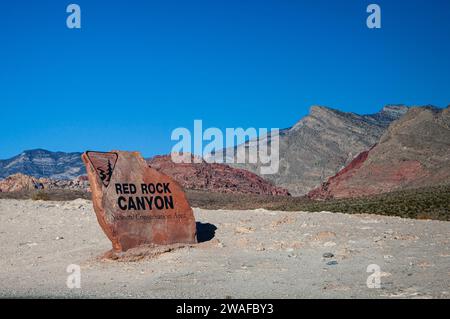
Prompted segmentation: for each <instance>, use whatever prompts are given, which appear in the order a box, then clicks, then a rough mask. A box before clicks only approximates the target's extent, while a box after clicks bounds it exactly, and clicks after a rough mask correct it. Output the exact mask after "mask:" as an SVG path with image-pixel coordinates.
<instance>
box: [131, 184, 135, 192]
mask: <svg viewBox="0 0 450 319" xmlns="http://www.w3.org/2000/svg"><path fill="white" fill-rule="evenodd" d="M130 193H131V194H136V185H134V184H130Z"/></svg>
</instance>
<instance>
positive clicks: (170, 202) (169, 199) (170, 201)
mask: <svg viewBox="0 0 450 319" xmlns="http://www.w3.org/2000/svg"><path fill="white" fill-rule="evenodd" d="M164 202H165V204H166V209H169V208H171V209H173V197H172V196H164Z"/></svg>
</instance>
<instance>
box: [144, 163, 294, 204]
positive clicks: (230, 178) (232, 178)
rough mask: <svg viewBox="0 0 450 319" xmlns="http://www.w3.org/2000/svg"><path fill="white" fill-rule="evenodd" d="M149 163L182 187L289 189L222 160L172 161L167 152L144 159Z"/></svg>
mask: <svg viewBox="0 0 450 319" xmlns="http://www.w3.org/2000/svg"><path fill="white" fill-rule="evenodd" d="M147 163H148V164H149V166H150V167H152V168H154V169H156V170H158V171H160V172H161V173H164V174H166V175H169V176H171V177H172V178H173V179H175V180H176V181H177V182H178V183H180V184H181V186H182V187H183V188H185V189H194V190H205V191H211V192H219V193H235V194H258V195H282V196H287V195H289V192H288V191H287V190H286V189H284V188H282V187H276V186H274V185H273V184H271V183H270V182H268V181H266V180H264V179H263V178H261V177H259V176H258V175H256V174H254V173H252V172H249V171H246V170H243V169H237V168H233V167H231V166H228V165H225V164H215V163H212V164H210V163H206V162H205V161H202V162H201V163H174V162H172V159H171V158H170V155H165V156H155V157H153V158H152V159H150V160H147Z"/></svg>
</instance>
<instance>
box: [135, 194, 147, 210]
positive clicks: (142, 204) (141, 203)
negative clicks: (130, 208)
mask: <svg viewBox="0 0 450 319" xmlns="http://www.w3.org/2000/svg"><path fill="white" fill-rule="evenodd" d="M136 204H137V209H138V210H141V209H142V210H145V197H136Z"/></svg>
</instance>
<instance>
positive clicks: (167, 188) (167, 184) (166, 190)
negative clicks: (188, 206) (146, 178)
mask: <svg viewBox="0 0 450 319" xmlns="http://www.w3.org/2000/svg"><path fill="white" fill-rule="evenodd" d="M169 184H170V183H164V184H163V185H164V193H166V194H167V193H172V192H171V191H170V189H169Z"/></svg>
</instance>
